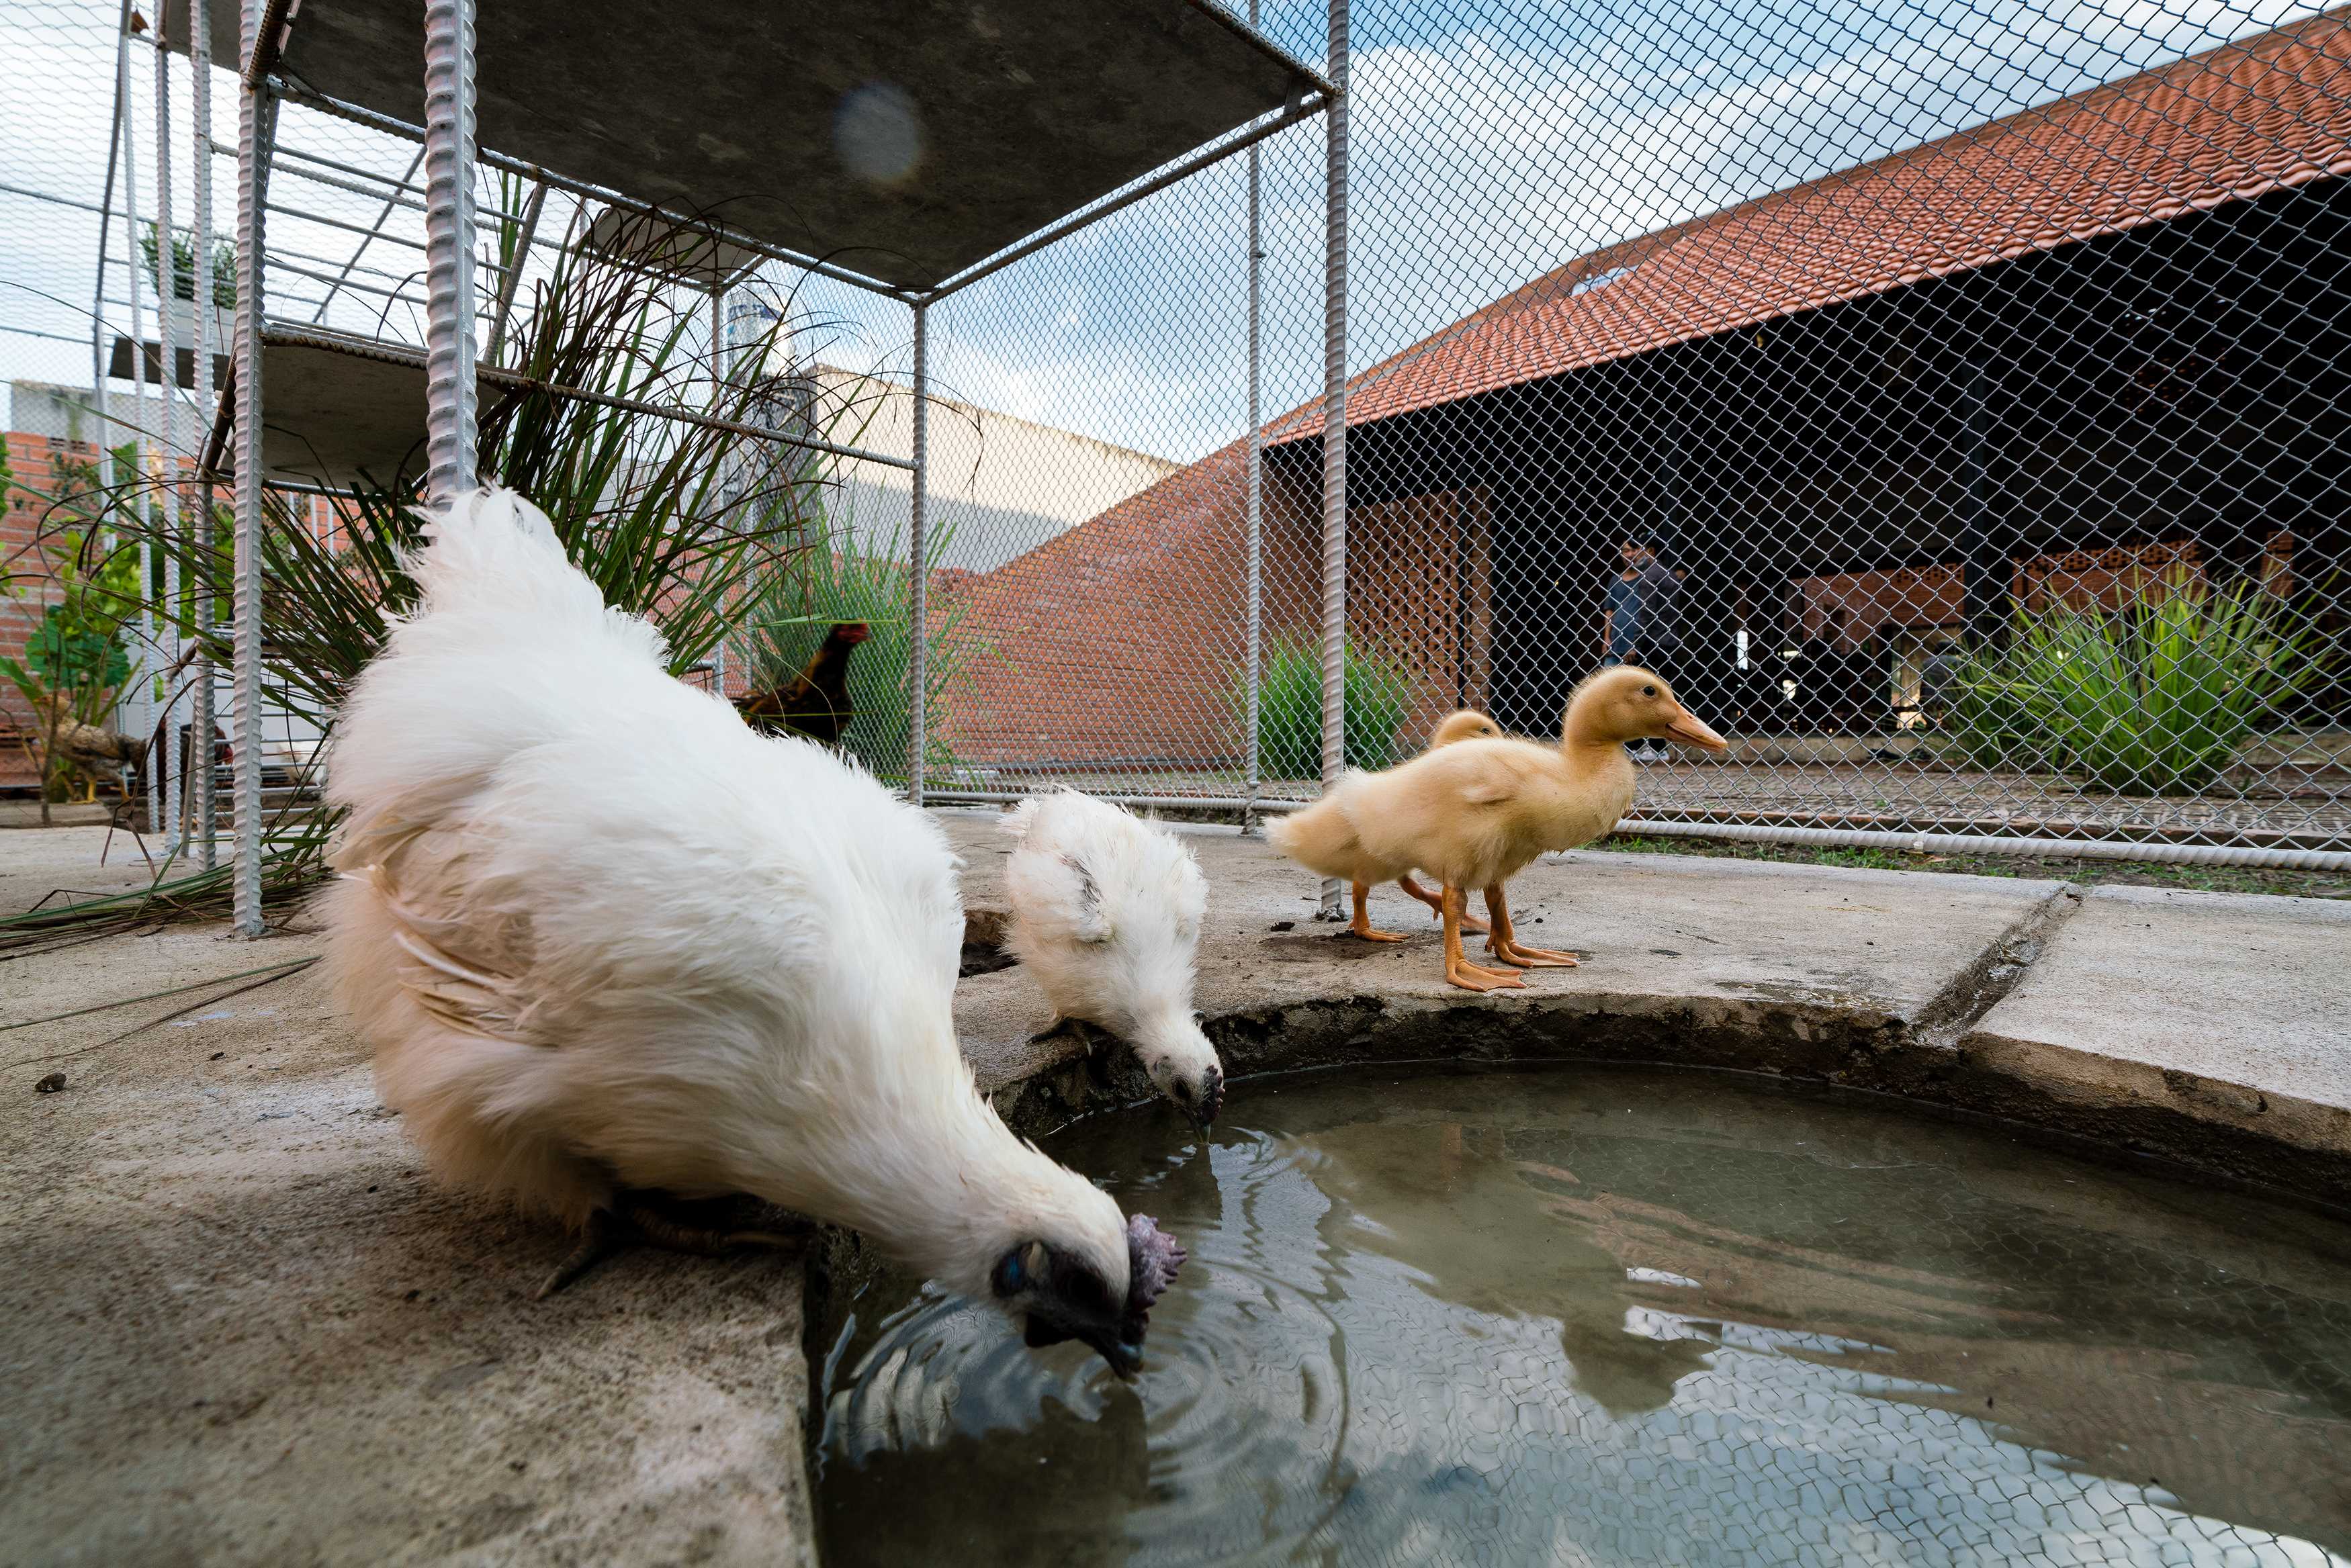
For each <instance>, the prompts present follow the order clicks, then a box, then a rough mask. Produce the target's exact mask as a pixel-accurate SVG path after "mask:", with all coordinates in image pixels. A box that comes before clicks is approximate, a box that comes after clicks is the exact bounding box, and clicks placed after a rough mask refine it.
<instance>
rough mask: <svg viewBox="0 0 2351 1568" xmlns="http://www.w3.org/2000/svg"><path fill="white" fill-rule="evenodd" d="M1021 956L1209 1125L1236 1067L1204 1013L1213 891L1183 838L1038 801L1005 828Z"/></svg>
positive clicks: (1049, 799) (1066, 803) (1065, 799)
mask: <svg viewBox="0 0 2351 1568" xmlns="http://www.w3.org/2000/svg"><path fill="white" fill-rule="evenodd" d="M1001 822H1002V826H1003V829H1004V831H1005V833H1006V834H1007V835H1008V836H1010V837H1011V838H1012V839H1013V841H1014V847H1013V851H1012V858H1011V860H1010V862H1009V863H1008V865H1007V866H1006V867H1005V871H1004V877H1005V882H1006V884H1007V885H1008V887H1009V888H1010V890H1011V895H1012V940H1011V948H1012V950H1013V952H1014V954H1015V955H1016V956H1018V957H1019V960H1020V962H1021V964H1022V966H1023V967H1024V968H1026V969H1027V970H1028V971H1029V973H1031V974H1033V975H1035V976H1036V977H1037V981H1038V983H1039V984H1040V985H1041V986H1043V987H1044V991H1045V996H1046V998H1047V1000H1049V1001H1050V1002H1052V1004H1053V1007H1054V1010H1055V1011H1056V1012H1059V1013H1061V1016H1062V1017H1064V1018H1075V1019H1081V1020H1082V1021H1084V1022H1085V1023H1092V1024H1093V1025H1095V1026H1096V1027H1098V1028H1101V1029H1105V1030H1108V1031H1109V1032H1110V1033H1113V1034H1115V1035H1117V1036H1119V1037H1120V1038H1121V1039H1123V1040H1124V1041H1125V1042H1126V1043H1127V1044H1129V1045H1131V1046H1133V1047H1134V1054H1135V1056H1136V1057H1137V1058H1138V1059H1139V1060H1140V1061H1141V1062H1142V1064H1143V1068H1144V1072H1146V1073H1148V1074H1149V1075H1151V1081H1152V1083H1153V1084H1154V1085H1156V1086H1157V1088H1158V1090H1159V1092H1160V1093H1161V1094H1163V1095H1165V1096H1167V1098H1168V1099H1170V1100H1172V1101H1174V1102H1175V1105H1176V1106H1177V1107H1178V1108H1179V1109H1181V1110H1182V1111H1183V1112H1184V1113H1185V1114H1186V1115H1187V1116H1190V1117H1191V1118H1192V1119H1193V1121H1194V1122H1196V1123H1197V1124H1198V1125H1199V1126H1200V1127H1204V1128H1205V1127H1207V1125H1208V1124H1209V1123H1210V1122H1211V1121H1213V1120H1214V1119H1215V1118H1216V1115H1217V1106H1218V1105H1220V1104H1221V1103H1222V1102H1223V1099H1224V1092H1225V1074H1224V1069H1223V1068H1222V1067H1221V1066H1220V1065H1218V1064H1217V1049H1216V1047H1215V1046H1213V1045H1211V1044H1208V1037H1207V1035H1206V1034H1204V1033H1201V1031H1200V1022H1199V1017H1198V1015H1197V1014H1196V1013H1195V1012H1193V1011H1192V980H1193V963H1194V960H1195V958H1196V955H1197V953H1198V951H1199V946H1200V922H1201V920H1202V919H1204V918H1205V917H1206V916H1207V909H1208V881H1207V877H1203V876H1201V875H1200V866H1199V863H1198V862H1197V861H1196V860H1195V859H1193V857H1192V852H1191V851H1190V850H1189V849H1186V847H1185V846H1184V845H1183V843H1182V842H1181V841H1180V840H1179V839H1177V838H1176V836H1175V835H1174V834H1172V833H1170V832H1168V831H1167V830H1166V829H1165V828H1164V827H1162V826H1158V825H1157V824H1155V823H1149V822H1144V821H1143V820H1141V819H1140V818H1138V817H1136V816H1134V815H1132V814H1131V813H1129V812H1127V811H1126V810H1125V809H1124V808H1123V807H1121V806H1117V805H1112V804H1111V803H1110V802H1108V801H1104V800H1096V799H1094V798H1093V797H1092V795H1089V794H1081V793H1080V792H1078V791H1076V790H1070V789H1065V790H1057V791H1055V792H1053V793H1052V794H1040V795H1031V796H1030V797H1029V799H1027V800H1024V801H1022V802H1021V803H1020V804H1019V805H1017V806H1015V807H1013V808H1012V810H1010V811H1008V812H1007V813H1005V815H1004V816H1003V818H1002V819H1001Z"/></svg>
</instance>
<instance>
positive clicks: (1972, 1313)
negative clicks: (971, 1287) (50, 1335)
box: [819, 1071, 2351, 1564]
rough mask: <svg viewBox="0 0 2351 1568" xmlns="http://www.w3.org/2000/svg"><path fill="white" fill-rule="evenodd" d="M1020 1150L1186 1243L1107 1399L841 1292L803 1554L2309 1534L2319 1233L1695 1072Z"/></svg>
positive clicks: (1301, 1101)
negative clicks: (1133, 1378)
mask: <svg viewBox="0 0 2351 1568" xmlns="http://www.w3.org/2000/svg"><path fill="white" fill-rule="evenodd" d="M1250 1087H1251V1089H1252V1093H1251V1094H1250V1095H1249V1096H1247V1098H1246V1099H1242V1098H1240V1097H1238V1096H1237V1097H1236V1099H1235V1101H1234V1103H1233V1104H1232V1106H1230V1108H1229V1109H1228V1118H1229V1120H1230V1123H1231V1125H1230V1126H1228V1127H1219V1128H1218V1129H1217V1135H1216V1141H1215V1143H1214V1144H1213V1146H1209V1145H1200V1144H1193V1143H1189V1142H1185V1141H1180V1140H1179V1138H1178V1136H1177V1134H1176V1133H1175V1126H1176V1124H1175V1121H1174V1119H1173V1118H1172V1117H1166V1116H1159V1115H1157V1114H1156V1113H1144V1114H1141V1115H1138V1116H1134V1117H1132V1118H1121V1119H1113V1120H1106V1121H1103V1122H1101V1123H1097V1124H1089V1125H1088V1126H1086V1127H1080V1128H1078V1129H1075V1130H1074V1131H1073V1132H1072V1133H1071V1134H1070V1135H1068V1136H1066V1137H1062V1138H1061V1139H1059V1140H1057V1141H1056V1143H1055V1146H1054V1148H1053V1152H1054V1153H1055V1154H1056V1155H1057V1156H1059V1157H1060V1158H1064V1159H1067V1160H1069V1161H1071V1163H1072V1164H1074V1165H1076V1166H1077V1167H1078V1168H1080V1169H1083V1170H1088V1171H1092V1172H1094V1173H1095V1174H1097V1175H1098V1176H1100V1177H1102V1178H1103V1179H1105V1180H1106V1182H1107V1184H1108V1185H1109V1187H1110V1188H1111V1189H1112V1191H1113V1193H1114V1194H1116V1196H1117V1197H1118V1198H1119V1199H1120V1200H1121V1202H1122V1203H1123V1204H1124V1205H1125V1206H1126V1207H1127V1208H1129V1209H1138V1208H1139V1209H1141V1210H1144V1211H1145V1212H1149V1213H1154V1214H1156V1215H1158V1216H1159V1218H1160V1220H1161V1222H1162V1223H1163V1224H1164V1225H1165V1226H1166V1227H1167V1229H1168V1230H1169V1231H1173V1232H1174V1233H1175V1235H1177V1236H1178V1237H1179V1238H1181V1239H1182V1240H1183V1241H1184V1242H1185V1243H1186V1245H1187V1246H1188V1247H1190V1248H1191V1251H1192V1261H1191V1262H1190V1263H1189V1264H1188V1265H1187V1266H1186V1270H1185V1272H1184V1277H1183V1279H1182V1281H1181V1282H1180V1286H1179V1288H1178V1289H1177V1290H1176V1291H1175V1292H1174V1293H1171V1294H1170V1295H1169V1296H1167V1297H1166V1298H1165V1300H1164V1301H1163V1302H1162V1303H1161V1304H1160V1306H1159V1307H1158V1308H1157V1309H1155V1312H1154V1313H1153V1325H1152V1340H1151V1348H1150V1354H1149V1355H1148V1357H1147V1360H1146V1365H1145V1367H1144V1375H1143V1376H1142V1378H1141V1379H1140V1380H1139V1381H1138V1382H1137V1383H1135V1384H1134V1385H1132V1386H1127V1385H1122V1384H1120V1383H1118V1382H1117V1381H1116V1380H1115V1379H1114V1378H1113V1377H1112V1376H1109V1374H1108V1373H1107V1371H1106V1370H1105V1369H1103V1368H1102V1366H1100V1364H1099V1362H1098V1360H1096V1359H1095V1358H1092V1357H1091V1356H1088V1355H1084V1354H1082V1353H1081V1347H1074V1346H1064V1347H1061V1349H1060V1350H1057V1351H1054V1352H1050V1353H1047V1354H1045V1355H1037V1354H1035V1353H1032V1352H1029V1351H1028V1350H1026V1349H1024V1348H1023V1347H1022V1346H1021V1345H1020V1344H1019V1337H1018V1335H1017V1334H1014V1333H1013V1332H1012V1331H1011V1330H1010V1329H1009V1328H1008V1327H1007V1326H1006V1325H1005V1324H1004V1323H1003V1321H1002V1320H1001V1319H1000V1318H998V1316H997V1315H996V1314H993V1313H990V1312H988V1311H987V1310H986V1309H984V1308H980V1307H976V1306H973V1305H970V1304H968V1303H962V1302H959V1301H957V1300H956V1299H955V1298H953V1297H949V1296H945V1295H942V1294H939V1293H935V1292H930V1291H924V1292H920V1293H915V1292H910V1291H908V1290H906V1289H905V1288H904V1287H903V1286H899V1285H894V1284H891V1283H888V1282H884V1283H882V1284H877V1285H876V1286H874V1287H872V1288H871V1289H869V1290H868V1292H867V1293H866V1294H865V1296H864V1298H863V1299H862V1300H860V1301H858V1302H857V1303H854V1312H855V1314H856V1317H855V1320H854V1324H853V1327H852V1332H851V1334H850V1336H849V1339H848V1343H847V1344H846V1345H845V1348H844V1352H843V1354H842V1355H841V1356H840V1357H839V1358H838V1360H837V1363H836V1366H835V1367H834V1370H833V1373H832V1378H831V1386H830V1387H829V1388H828V1390H827V1411H826V1424H825V1433H824V1439H823V1446H822V1459H821V1464H822V1474H821V1479H820V1490H819V1505H820V1511H821V1513H822V1515H823V1519H822V1529H823V1534H824V1551H825V1555H826V1560H827V1561H828V1562H829V1563H913V1562H952V1561H962V1562H1006V1563H1013V1562H1018V1563H1069V1564H1080V1563H1086V1564H1092V1563H1150V1564H1159V1563H1166V1564H1177V1563H1211V1562H1231V1561H1266V1560H1294V1559H1295V1560H1306V1561H1318V1562H1319V1561H1332V1562H1343V1563H1356V1562H1376V1563H1459V1562H1469V1561H1479V1562H1493V1563H1553V1562H1556V1563H1587V1562H1604V1563H1653V1562H1657V1563H1755V1562H1788V1561H1814V1562H1838V1563H1848V1562H1849V1563H2032V1562H2047V1563H2059V1562H2063V1563H2149V1564H2154V1563H2351V1556H2346V1555H2342V1554H2344V1553H2351V1228H2346V1226H2344V1225H2342V1224H2341V1223H2339V1222H2337V1221H2334V1220H2325V1219H2323V1218H2319V1217H2316V1216H2311V1215H2305V1214H2301V1213H2297V1212H2293V1211H2286V1210H2277V1209H2273V1208H2268V1207H2264V1206H2262V1205H2259V1204H2255V1203H2252V1202H2249V1201H2247V1200H2244V1199H2235V1198H2229V1197H2222V1196H2218V1195H2212V1194H2206V1193H2199V1192H2195V1191H2191V1190H2189V1189H2183V1188H2179V1187H2176V1186H2173V1185H2170V1184H2168V1183H2165V1182H2162V1181H2158V1180H2155V1179H2149V1178H2147V1177H2145V1176H2141V1175H2137V1174H2122V1173H2117V1172H2115V1171H2111V1170H2107V1169H2104V1168H2097V1167H2092V1166H2085V1165H2080V1164H2076V1163H2074V1162H2073V1161H2070V1160H2067V1159H2064V1158H2060V1157H2057V1156H2053V1155H2051V1154H2048V1153H2046V1152H2042V1151H2037V1150H2033V1149H2030V1148H2026V1147H2020V1146H2018V1145H2016V1144H2015V1143H2014V1142H2013V1141H2011V1139H2009V1138H2008V1137H2005V1136H2003V1135H2001V1134H1999V1133H1996V1132H1989V1131H1983V1130H1978V1129H1973V1128H1967V1127H1953V1126H1950V1125H1948V1124H1944V1123H1940V1122H1933V1121H1925V1120H1919V1119H1914V1118H1911V1117H1907V1116H1900V1115H1897V1114H1890V1113H1888V1112H1886V1111H1885V1110H1883V1109H1880V1108H1876V1107H1875V1106H1860V1105H1856V1104H1854V1103H1851V1102H1848V1101H1845V1100H1841V1099H1831V1098H1815V1097H1810V1096H1796V1095H1792V1094H1790V1093H1786V1092H1779V1091H1772V1090H1769V1089H1765V1088H1762V1087H1759V1086H1752V1085H1742V1084H1739V1083H1735V1082H1727V1081H1722V1080H1719V1079H1712V1078H1708V1077H1703V1076H1694V1075H1668V1074H1646V1073H1644V1074H1633V1073H1621V1072H1578V1073H1569V1072H1565V1071H1561V1072H1554V1073H1544V1074H1514V1075H1500V1074H1486V1075H1428V1076H1416V1077H1404V1078H1401V1079H1399V1078H1397V1077H1396V1076H1395V1075H1393V1074H1384V1075H1380V1076H1379V1077H1378V1078H1377V1079H1376V1080H1375V1081H1374V1080H1370V1079H1368V1078H1366V1077H1365V1076H1363V1075H1358V1076H1357V1077H1355V1078H1354V1079H1353V1080H1342V1079H1338V1078H1330V1077H1322V1078H1314V1079H1300V1080H1293V1081H1290V1082H1289V1083H1287V1084H1283V1085H1250Z"/></svg>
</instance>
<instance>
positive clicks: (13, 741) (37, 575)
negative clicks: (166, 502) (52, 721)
mask: <svg viewBox="0 0 2351 1568" xmlns="http://www.w3.org/2000/svg"><path fill="white" fill-rule="evenodd" d="M7 441H8V468H9V472H10V473H11V474H12V475H13V476H14V477H13V482H12V483H10V485H9V486H8V493H7V497H6V507H5V512H0V566H5V575H6V576H7V578H8V589H9V596H8V597H6V598H5V599H0V654H7V655H9V656H10V657H12V658H17V659H21V658H23V657H24V653H25V643H26V639H28V638H29V637H30V636H31V635H32V630H33V628H34V627H35V626H37V625H38V624H39V622H40V619H41V616H42V614H43V612H44V611H45V610H46V609H47V607H48V606H50V605H52V604H54V603H56V602H57V592H56V590H55V588H54V587H51V586H50V585H51V584H53V583H54V582H55V580H56V579H55V576H54V575H53V574H52V573H51V571H50V569H49V561H48V555H47V552H46V551H44V550H41V549H38V548H37V547H36V544H35V541H36V536H37V535H38V534H39V533H40V531H41V529H42V527H43V526H44V524H45V523H46V521H47V517H46V514H47V503H45V502H43V501H42V500H40V499H39V498H38V497H37V495H36V494H34V493H33V492H35V491H40V492H54V491H55V489H56V488H57V479H58V472H57V471H58V468H59V465H60V463H61V462H69V461H78V462H96V461H97V460H98V449H97V448H96V447H94V446H92V445H90V444H89V442H88V441H65V440H63V439H60V438H57V437H54V436H35V435H19V434H17V433H16V432H15V431H10V432H9V434H8V437H7ZM27 487H29V488H27ZM32 722H33V711H32V708H31V706H30V705H29V704H28V703H26V701H25V700H24V699H23V698H22V697H21V696H19V695H18V694H17V691H16V687H15V686H14V685H13V684H11V683H10V682H8V681H5V680H0V789H31V788H33V787H34V786H35V785H36V784H38V782H39V774H38V772H37V769H36V768H35V766H34V763H33V758H32V753H29V752H28V751H26V748H25V746H24V743H23V742H22V740H21V738H20V737H21V735H22V733H23V731H24V730H25V729H26V728H27V727H29V726H30V725H31V723H32Z"/></svg>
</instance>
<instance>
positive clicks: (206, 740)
mask: <svg viewBox="0 0 2351 1568" xmlns="http://www.w3.org/2000/svg"><path fill="white" fill-rule="evenodd" d="M208 8H209V0H188V66H189V89H188V105H189V109H190V112H191V114H192V115H193V119H194V125H193V132H192V135H191V137H190V142H189V148H188V151H189V154H190V157H191V159H192V172H193V178H194V181H195V189H194V192H193V195H194V198H195V211H194V212H193V213H192V214H190V215H191V216H192V217H193V220H194V223H195V231H194V234H193V247H194V251H195V275H196V285H195V295H196V297H195V301H194V304H195V331H194V333H193V337H194V340H195V356H196V364H195V372H196V373H195V392H194V398H195V405H196V431H197V434H196V443H195V444H196V447H197V452H196V468H197V474H196V507H197V513H196V558H197V559H198V560H199V561H202V562H203V563H204V566H203V568H202V569H201V570H199V571H198V572H197V573H196V579H195V596H194V602H193V604H192V605H190V607H189V610H188V613H189V617H190V618H191V620H192V621H193V624H194V626H195V632H196V661H195V675H194V687H195V701H194V702H193V704H192V706H193V710H194V711H193V713H192V714H191V715H190V722H189V725H188V730H189V734H188V769H189V770H190V771H192V772H193V779H194V788H193V789H192V790H190V791H189V792H188V793H189V795H190V797H191V801H192V805H193V815H192V817H191V821H190V826H191V828H192V829H193V832H194V834H195V836H196V863H197V867H198V868H199V869H201V870H205V871H209V870H211V869H212V868H213V866H214V861H215V859H216V857H217V854H218V851H217V850H216V848H215V847H214V827H215V826H216V824H217V820H218V819H217V815H216V805H215V803H214V799H213V790H214V784H215V782H216V781H215V780H214V777H213V728H214V722H215V721H214V716H213V680H214V670H213V659H212V654H211V652H210V651H209V649H210V648H211V646H212V643H211V633H212V626H213V594H212V587H211V584H212V559H213V544H214V539H213V528H214V519H213V483H212V477H211V475H210V474H208V473H206V472H204V447H205V445H206V444H207V442H208V441H209V438H210V431H211V429H212V422H213V420H214V417H215V416H214V409H213V400H214V388H213V151H212V150H213V87H212V75H213V43H212V34H211V31H210V26H211V19H210V17H209V16H208V15H207V11H208ZM173 740H174V741H175V742H176V740H177V737H176V736H175V737H173ZM188 776H189V775H188V774H187V773H183V775H182V781H183V787H185V784H186V781H187V778H188Z"/></svg>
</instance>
